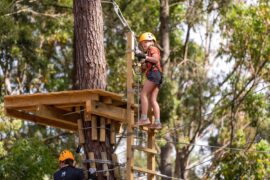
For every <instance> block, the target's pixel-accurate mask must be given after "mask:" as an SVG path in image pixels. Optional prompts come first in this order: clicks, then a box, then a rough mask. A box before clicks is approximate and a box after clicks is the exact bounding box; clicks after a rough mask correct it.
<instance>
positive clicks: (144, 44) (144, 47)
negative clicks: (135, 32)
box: [141, 40, 153, 52]
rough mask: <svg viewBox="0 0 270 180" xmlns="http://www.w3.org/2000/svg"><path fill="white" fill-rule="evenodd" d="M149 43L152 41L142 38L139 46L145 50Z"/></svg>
mask: <svg viewBox="0 0 270 180" xmlns="http://www.w3.org/2000/svg"><path fill="white" fill-rule="evenodd" d="M151 45H153V41H151V40H144V41H142V42H141V46H142V48H143V51H144V52H146V51H147V49H148V47H149V46H151Z"/></svg>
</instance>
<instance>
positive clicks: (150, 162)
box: [147, 130, 156, 180]
mask: <svg viewBox="0 0 270 180" xmlns="http://www.w3.org/2000/svg"><path fill="white" fill-rule="evenodd" d="M147 142H148V148H150V149H153V150H154V149H155V148H156V147H155V130H149V131H148V141H147ZM147 169H149V170H152V171H156V160H155V155H154V154H152V153H148V154H147ZM154 179H155V176H154V175H153V174H149V173H148V175H147V180H154Z"/></svg>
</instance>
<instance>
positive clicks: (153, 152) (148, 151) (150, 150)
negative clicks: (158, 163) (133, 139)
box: [132, 145, 157, 154]
mask: <svg viewBox="0 0 270 180" xmlns="http://www.w3.org/2000/svg"><path fill="white" fill-rule="evenodd" d="M132 148H133V149H136V150H139V151H144V152H147V153H151V154H157V151H156V150H155V149H150V148H145V147H141V146H134V145H133V146H132Z"/></svg>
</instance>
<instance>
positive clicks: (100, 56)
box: [73, 0, 115, 180]
mask: <svg viewBox="0 0 270 180" xmlns="http://www.w3.org/2000/svg"><path fill="white" fill-rule="evenodd" d="M73 11H74V12H73V13H74V79H73V86H74V89H105V88H106V61H105V53H104V45H103V17H102V7H101V1H100V0H95V1H88V0H74V2H73ZM82 116H83V113H82ZM98 123H99V122H98ZM83 126H84V128H86V130H85V131H84V133H85V139H86V143H85V146H84V150H85V155H86V157H88V155H87V152H93V153H94V156H95V159H102V158H101V152H106V153H107V159H108V160H111V159H112V157H111V154H112V147H111V145H110V142H109V139H110V138H109V137H106V141H105V142H99V141H93V140H92V137H91V131H92V129H91V128H88V127H90V126H91V124H90V123H89V122H85V121H84V122H83ZM106 128H110V127H106ZM108 134H109V133H106V135H108ZM96 166H97V170H102V169H103V168H102V164H100V163H96ZM87 168H89V164H88V165H87ZM111 168H112V167H111V166H109V169H111ZM97 175H98V179H100V180H102V179H115V178H114V174H113V171H110V175H109V177H105V176H104V173H98V174H97Z"/></svg>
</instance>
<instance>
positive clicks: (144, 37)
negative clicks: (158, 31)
mask: <svg viewBox="0 0 270 180" xmlns="http://www.w3.org/2000/svg"><path fill="white" fill-rule="evenodd" d="M145 40H148V41H155V42H156V41H157V40H156V37H155V36H154V35H153V34H152V33H150V32H145V33H143V34H142V35H141V36H140V38H139V42H142V41H145Z"/></svg>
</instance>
